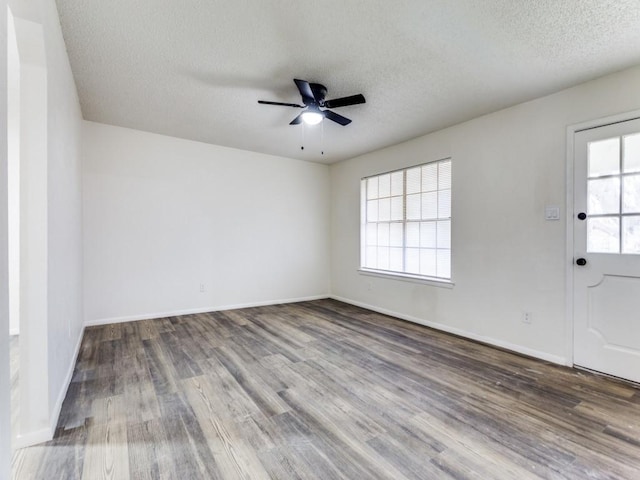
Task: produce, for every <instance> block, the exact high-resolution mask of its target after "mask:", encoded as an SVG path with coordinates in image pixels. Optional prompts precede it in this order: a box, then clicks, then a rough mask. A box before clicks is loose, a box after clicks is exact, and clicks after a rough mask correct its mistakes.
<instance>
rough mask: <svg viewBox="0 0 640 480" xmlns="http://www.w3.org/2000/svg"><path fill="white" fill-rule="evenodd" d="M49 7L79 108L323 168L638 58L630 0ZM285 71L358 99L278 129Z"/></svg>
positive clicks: (639, 21)
mask: <svg viewBox="0 0 640 480" xmlns="http://www.w3.org/2000/svg"><path fill="white" fill-rule="evenodd" d="M57 4H58V9H59V12H60V18H61V23H62V28H63V33H64V37H65V41H66V44H67V49H68V52H69V57H70V60H71V67H72V70H73V73H74V76H75V80H76V85H77V88H78V92H79V96H80V103H81V105H82V112H83V115H84V118H85V119H87V120H92V121H96V122H102V123H107V124H112V125H119V126H123V127H130V128H135V129H139V130H144V131H149V132H155V133H160V134H164V135H171V136H175V137H182V138H186V139H191V140H197V141H201V142H207V143H212V144H217V145H224V146H228V147H234V148H240V149H244V150H252V151H256V152H263V153H268V154H273V155H280V156H285V157H291V158H298V159H305V160H311V161H318V162H323V163H332V162H335V161H338V160H342V159H345V158H350V157H354V156H357V155H360V154H363V153H366V152H369V151H372V150H376V149H379V148H381V147H385V146H388V145H392V144H395V143H398V142H401V141H404V140H407V139H410V138H413V137H417V136H420V135H423V134H425V133H428V132H432V131H435V130H438V129H441V128H443V127H446V126H449V125H452V124H456V123H459V122H461V121H464V120H468V119H471V118H474V117H477V116H479V115H482V114H484V113H488V112H492V111H496V110H499V109H501V108H504V107H507V106H510V105H514V104H517V103H520V102H523V101H526V100H529V99H533V98H536V97H539V96H542V95H545V94H548V93H551V92H555V91H558V90H561V89H563V88H566V87H569V86H571V85H575V84H577V83H581V82H583V81H586V80H589V79H592V78H595V77H598V76H602V75H604V74H607V73H610V72H613V71H617V70H621V69H624V68H627V67H630V66H632V65H636V64H640V1H639V0H537V1H534V0H431V1H427V0H392V1H390V0H323V1H314V2H311V1H300V0H235V1H228V0H182V1H176V0H137V1H132V0H109V1H105V0H84V1H77V0H57ZM293 78H301V79H305V80H308V81H311V82H317V83H322V84H324V85H326V86H327V87H328V89H329V93H328V95H327V98H328V99H329V98H336V97H341V96H346V95H352V94H356V93H363V94H364V96H365V97H366V99H367V103H366V104H364V105H355V106H349V107H342V108H339V109H335V111H336V112H337V113H340V114H341V115H344V116H347V117H349V118H351V119H352V120H353V123H352V124H350V125H348V126H346V127H342V126H339V125H337V124H335V123H333V122H330V121H326V120H325V121H324V122H323V124H324V127H322V126H318V127H308V126H306V127H303V126H302V125H297V126H290V125H289V124H288V123H289V121H291V119H293V118H294V117H295V116H296V115H298V114H299V113H300V110H299V109H294V108H288V107H279V106H270V105H259V104H258V103H257V100H260V99H261V100H274V101H281V102H291V103H300V96H299V94H298V91H297V89H296V87H295V85H294V83H293ZM303 143H304V145H305V149H304V150H301V148H300V147H301V145H302V144H303ZM321 150H324V155H321V153H320V152H321Z"/></svg>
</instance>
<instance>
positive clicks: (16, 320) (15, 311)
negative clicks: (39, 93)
mask: <svg viewBox="0 0 640 480" xmlns="http://www.w3.org/2000/svg"><path fill="white" fill-rule="evenodd" d="M7 13H8V18H9V21H8V36H7V45H8V49H7V56H8V62H7V65H8V72H7V90H8V97H7V143H8V159H7V161H8V164H7V175H8V187H7V193H8V201H9V212H8V215H9V331H10V333H11V335H17V334H18V333H20V58H19V56H18V43H17V40H16V31H15V24H14V21H13V15H12V14H11V11H8V12H7Z"/></svg>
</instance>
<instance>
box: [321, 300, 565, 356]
mask: <svg viewBox="0 0 640 480" xmlns="http://www.w3.org/2000/svg"><path fill="white" fill-rule="evenodd" d="M329 298H332V299H334V300H338V301H340V302H344V303H348V304H350V305H355V306H357V307H362V308H366V309H367V310H373V311H374V312H378V313H382V314H384V315H389V316H392V317H397V318H400V319H402V320H407V321H408V322H412V323H417V324H419V325H424V326H425V327H429V328H433V329H435V330H441V331H443V332H447V333H452V334H453V335H458V336H460V337H464V338H468V339H470V340H475V341H476V342H480V343H486V344H487V345H492V346H494V347H498V348H503V349H505V350H510V351H512V352H515V353H519V354H522V355H526V356H528V357H533V358H537V359H540V360H545V361H547V362H551V363H555V364H558V365H567V359H566V358H564V357H560V356H558V355H552V354H549V353H547V352H541V351H539V350H534V349H531V348H527V347H523V346H521V345H516V344H513V343H509V342H505V341H502V340H497V339H495V338H491V337H485V336H483V335H478V334H476V333H473V332H469V331H467V330H462V329H460V328H455V327H451V326H449V325H445V324H442V323H437V322H430V321H428V320H424V319H422V318H417V317H413V316H411V315H405V314H403V313H398V312H394V311H392V310H387V309H385V308H380V307H376V306H374V305H369V304H366V303H363V302H358V301H356V300H351V299H348V298H343V297H339V296H337V295H330V296H329Z"/></svg>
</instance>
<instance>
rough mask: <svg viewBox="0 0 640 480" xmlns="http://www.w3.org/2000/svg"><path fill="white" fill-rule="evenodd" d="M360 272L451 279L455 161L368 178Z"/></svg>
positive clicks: (363, 189) (364, 189) (363, 193)
mask: <svg viewBox="0 0 640 480" xmlns="http://www.w3.org/2000/svg"><path fill="white" fill-rule="evenodd" d="M361 199H362V200H361V201H362V208H361V218H362V222H361V268H362V269H363V270H372V271H376V272H382V273H391V274H393V273H398V274H405V275H411V276H418V277H425V278H435V279H444V280H450V279H451V159H444V160H439V161H436V162H431V163H426V164H424V165H418V166H415V167H410V168H406V169H403V170H397V171H395V172H389V173H384V174H382V175H375V176H372V177H367V178H363V179H362V181H361Z"/></svg>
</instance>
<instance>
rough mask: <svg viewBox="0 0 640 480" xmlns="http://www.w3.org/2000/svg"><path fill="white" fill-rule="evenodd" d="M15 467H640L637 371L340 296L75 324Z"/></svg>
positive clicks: (427, 474) (52, 470)
mask: <svg viewBox="0 0 640 480" xmlns="http://www.w3.org/2000/svg"><path fill="white" fill-rule="evenodd" d="M12 340H13V339H12ZM12 346H13V343H12ZM12 372H13V371H12ZM14 383H15V384H16V385H17V374H16V380H15V381H14V377H13V376H12V394H13V393H14V392H13V389H14V388H15V389H17V387H15V386H14ZM12 468H13V474H12V475H13V480H51V479H55V480H83V479H91V480H101V479H117V480H170V479H171V480H173V479H178V480H183V479H184V480H192V479H193V480H200V479H202V480H205V479H207V480H209V479H219V480H237V479H251V480H254V479H256V480H263V479H265V480H266V479H281V480H291V479H299V480H316V479H322V480H327V479H336V480H360V479H364V480H368V479H375V480H378V479H393V480H403V479H412V480H415V479H417V480H422V479H424V480H431V479H436V480H438V479H458V480H460V479H463V480H464V479H491V480H508V479H516V478H517V479H524V480H536V479H564V480H573V479H577V480H583V479H585V480H586V479H608V480H621V479H625V480H634V479H638V480H640V388H639V387H638V386H636V385H633V384H629V383H625V382H622V381H618V380H615V379H610V378H607V377H603V376H598V375H595V374H593V373H590V372H585V371H579V370H573V369H569V368H565V367H561V366H558V365H552V364H549V363H546V362H543V361H538V360H533V359H530V358H526V357H523V356H519V355H516V354H513V353H509V352H506V351H503V350H500V349H495V348H491V347H488V346H486V345H482V344H479V343H475V342H472V341H469V340H465V339H462V338H460V337H456V336H454V335H449V334H446V333H443V332H439V331H434V330H432V329H429V328H426V327H423V326H421V325H417V324H412V323H408V322H405V321H402V320H399V319H396V318H393V317H389V316H387V315H382V314H378V313H375V312H371V311H369V310H365V309H362V308H359V307H355V306H352V305H346V304H344V303H341V302H338V301H336V300H314V301H310V302H301V303H297V304H285V305H270V306H263V307H255V308H245V309H238V310H233V311H220V312H211V313H202V314H195V315H184V316H175V317H168V318H162V319H157V320H141V321H138V322H127V323H121V324H116V325H105V326H94V327H89V328H87V329H86V330H85V335H84V338H83V341H82V344H81V347H80V350H79V354H78V359H77V362H76V366H75V370H74V372H73V375H72V380H71V384H70V385H69V389H68V392H67V396H66V398H65V400H64V403H63V405H62V410H61V413H60V417H59V422H58V426H57V429H56V434H55V437H54V439H53V440H52V441H50V442H47V443H44V444H42V445H38V446H35V447H31V448H26V449H22V450H18V451H16V452H15V453H14V458H13V463H12Z"/></svg>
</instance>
